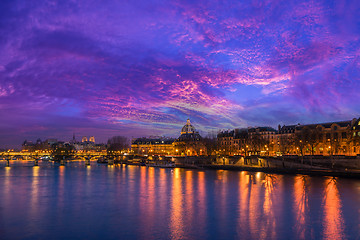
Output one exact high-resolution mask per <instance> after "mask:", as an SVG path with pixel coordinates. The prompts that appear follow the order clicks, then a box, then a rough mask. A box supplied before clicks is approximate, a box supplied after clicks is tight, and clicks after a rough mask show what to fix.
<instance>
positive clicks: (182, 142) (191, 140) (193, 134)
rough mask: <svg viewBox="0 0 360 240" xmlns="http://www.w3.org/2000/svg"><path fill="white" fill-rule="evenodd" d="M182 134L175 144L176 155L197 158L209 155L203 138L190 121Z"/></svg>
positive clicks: (183, 128) (188, 120)
mask: <svg viewBox="0 0 360 240" xmlns="http://www.w3.org/2000/svg"><path fill="white" fill-rule="evenodd" d="M180 134H181V135H180V136H179V138H178V139H176V141H175V142H174V143H173V145H174V148H175V152H176V155H182V156H197V155H206V154H207V152H206V147H205V145H204V143H203V141H202V137H201V136H200V134H199V132H197V131H196V129H195V127H194V126H193V125H191V123H190V119H187V121H186V124H185V125H184V126H183V127H182V129H181V132H180Z"/></svg>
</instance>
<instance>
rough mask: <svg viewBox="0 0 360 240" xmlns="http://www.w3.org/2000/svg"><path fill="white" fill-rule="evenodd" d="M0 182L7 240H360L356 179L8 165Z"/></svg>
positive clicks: (3, 235) (0, 205) (0, 170)
mask: <svg viewBox="0 0 360 240" xmlns="http://www.w3.org/2000/svg"><path fill="white" fill-rule="evenodd" d="M75 164H76V163H74V165H75ZM79 164H82V163H81V162H80V163H79ZM0 178H1V179H0V180H2V183H3V184H0V193H1V194H0V210H1V212H0V219H1V220H4V219H6V221H2V224H1V226H0V232H1V237H0V238H4V239H22V238H25V239H26V238H31V237H33V238H34V239H38V238H39V239H42V238H43V239H51V236H59V237H58V238H57V239H67V238H69V235H70V234H72V233H74V232H76V233H77V237H78V238H79V239H89V236H95V237H102V236H104V239H106V238H111V237H112V236H117V237H118V238H120V239H135V238H137V239H148V238H157V239H169V238H170V239H209V238H212V239H344V238H349V239H356V238H358V236H359V229H358V227H359V222H360V219H359V216H358V215H357V213H359V210H360V203H359V202H360V199H359V198H360V196H359V195H358V194H359V184H358V180H344V179H335V178H324V177H317V178H316V177H310V176H290V175H276V174H265V173H250V172H235V171H234V172H232V171H197V170H189V169H177V168H175V169H173V170H170V169H159V168H149V167H137V166H120V167H118V166H110V167H109V166H107V165H93V166H91V168H90V167H85V166H83V165H79V166H77V165H75V167H73V165H71V164H69V165H67V166H57V165H51V166H47V167H46V166H41V167H34V168H33V167H28V166H26V167H16V166H14V167H11V168H5V167H3V168H0ZM349 199H350V200H349ZM19 206H20V207H19ZM88 206H91V207H88ZM79 225H80V226H81V227H80V228H79ZM14 226H15V227H18V226H22V229H21V230H22V232H23V233H24V235H23V236H21V237H19V235H16V231H14V230H13V229H15V227H14ZM4 229H11V230H8V231H4ZM79 229H80V230H79ZM84 229H86V231H84ZM54 232H55V233H56V235H55V234H54ZM40 233H41V234H43V233H44V234H46V235H41V236H40V235H38V234H40ZM66 234H67V235H66ZM106 234H108V235H106ZM105 235H106V236H105ZM37 236H40V237H37ZM60 236H61V237H60ZM109 236H110V237H109ZM70 237H71V236H70ZM55 238H56V237H55Z"/></svg>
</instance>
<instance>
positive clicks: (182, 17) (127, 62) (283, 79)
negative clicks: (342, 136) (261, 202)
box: [0, 0, 360, 148]
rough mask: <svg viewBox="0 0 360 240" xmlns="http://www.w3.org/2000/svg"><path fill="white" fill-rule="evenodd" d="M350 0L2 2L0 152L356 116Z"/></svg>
mask: <svg viewBox="0 0 360 240" xmlns="http://www.w3.org/2000/svg"><path fill="white" fill-rule="evenodd" d="M359 15H360V2H359V1H358V0H353V1H351V0H349V1H345V0H336V1H321V0H316V1H315V0H314V1H302V0H296V1H291V0H286V1H282V0H279V1H277V0H272V1H266V0H254V1H246V0H245V1H238V0H234V1H226V0H223V1H213V0H191V1H190V0H188V1H178V0H177V1H171V0H169V1H164V0H129V1H127V0H122V1H110V0H84V1H75V0H73V1H67V0H61V1H60V0H59V1H57V0H52V1H41V0H39V1H27V0H22V1H17V0H9V1H7V0H2V1H1V2H0V52H1V54H0V148H1V147H12V146H20V145H21V144H22V142H23V141H24V140H25V139H27V140H32V141H35V140H36V139H37V138H41V139H42V140H45V139H46V138H58V139H59V140H69V139H71V138H72V136H73V133H75V135H76V138H77V139H78V140H80V138H81V137H82V136H95V139H96V141H97V142H106V140H107V139H108V138H109V137H111V136H115V135H124V136H127V137H129V138H134V137H141V136H150V135H164V136H170V137H177V136H178V135H179V134H180V129H181V127H182V126H183V125H184V124H185V122H186V119H187V118H190V120H191V122H192V123H193V125H194V126H195V127H196V128H197V129H198V130H199V131H200V133H201V134H202V135H204V136H206V135H207V134H208V133H209V132H217V131H219V130H224V129H233V128H242V127H250V126H272V127H277V125H278V124H281V125H283V124H297V123H302V124H306V123H316V122H331V121H339V120H350V119H352V118H358V117H360V104H358V103H359V102H358V99H359V89H360V79H359V78H360V57H359V54H360V48H359V47H360V18H359V17H358V16H359Z"/></svg>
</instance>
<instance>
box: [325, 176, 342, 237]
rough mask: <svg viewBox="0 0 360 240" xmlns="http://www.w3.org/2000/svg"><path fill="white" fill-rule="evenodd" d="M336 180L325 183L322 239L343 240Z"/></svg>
mask: <svg viewBox="0 0 360 240" xmlns="http://www.w3.org/2000/svg"><path fill="white" fill-rule="evenodd" d="M336 183H337V180H336V178H328V179H327V180H326V181H325V191H324V197H323V208H324V222H323V225H324V232H323V235H324V239H344V238H345V235H344V219H343V217H342V212H341V201H340V196H339V191H338V188H337V184H336Z"/></svg>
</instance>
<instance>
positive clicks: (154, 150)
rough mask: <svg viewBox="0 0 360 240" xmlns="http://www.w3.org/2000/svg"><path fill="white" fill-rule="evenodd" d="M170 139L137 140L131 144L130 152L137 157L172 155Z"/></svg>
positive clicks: (172, 149)
mask: <svg viewBox="0 0 360 240" xmlns="http://www.w3.org/2000/svg"><path fill="white" fill-rule="evenodd" d="M173 142H174V139H172V138H137V139H135V140H134V141H133V143H132V144H131V151H132V152H133V153H134V154H138V155H173V154H174V148H173Z"/></svg>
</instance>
